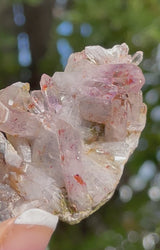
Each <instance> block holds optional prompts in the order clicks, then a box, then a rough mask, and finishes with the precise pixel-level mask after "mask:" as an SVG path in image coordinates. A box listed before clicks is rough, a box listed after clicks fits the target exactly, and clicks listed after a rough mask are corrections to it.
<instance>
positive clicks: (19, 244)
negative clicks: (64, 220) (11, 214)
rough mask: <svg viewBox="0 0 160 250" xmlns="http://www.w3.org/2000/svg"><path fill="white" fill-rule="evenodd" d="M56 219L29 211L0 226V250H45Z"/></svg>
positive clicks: (35, 211) (39, 212)
mask: <svg viewBox="0 0 160 250" xmlns="http://www.w3.org/2000/svg"><path fill="white" fill-rule="evenodd" d="M57 222H58V217H57V216H55V215H52V214H50V213H48V212H46V211H43V210H41V209H36V208H35V209H30V210H27V211H25V212H24V213H23V214H21V215H20V216H19V217H17V218H13V219H9V220H7V221H4V222H2V223H1V224H0V250H45V249H46V247H47V245H48V242H49V240H50V237H51V236H52V233H53V232H54V230H55V228H56V226H57Z"/></svg>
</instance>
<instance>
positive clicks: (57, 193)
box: [0, 43, 146, 224]
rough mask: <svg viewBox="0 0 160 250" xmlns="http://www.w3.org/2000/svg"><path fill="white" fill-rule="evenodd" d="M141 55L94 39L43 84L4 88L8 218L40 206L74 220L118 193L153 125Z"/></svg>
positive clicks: (0, 152)
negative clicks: (143, 133)
mask: <svg viewBox="0 0 160 250" xmlns="http://www.w3.org/2000/svg"><path fill="white" fill-rule="evenodd" d="M141 60H142V52H137V53H136V54H135V55H134V56H131V55H129V54H128V46H127V45H126V44H125V43H123V44H121V45H116V46H114V47H113V48H112V49H104V48H102V47H100V46H89V47H86V48H85V49H84V50H83V51H82V52H80V53H74V54H72V55H71V56H70V58H69V60H68V64H67V66H66V69H65V71H64V72H57V73H55V74H54V75H53V76H52V77H49V76H47V75H45V74H44V75H43V76H42V78H41V81H40V86H41V90H36V91H32V92H29V84H28V83H21V82H17V83H14V84H12V85H11V86H9V87H7V88H5V89H2V90H1V91H0V131H1V133H0V220H4V219H7V218H9V217H13V216H17V215H19V214H20V213H22V212H23V211H25V210H27V209H29V208H34V207H36V208H41V209H44V210H46V211H48V212H51V213H54V214H57V215H58V216H59V217H60V219H61V220H63V221H66V222H69V223H71V224H73V223H77V222H79V221H80V220H82V219H83V218H85V217H87V216H88V215H89V214H91V213H93V212H94V211H95V210H97V209H98V208H99V207H100V206H101V205H103V204H104V203H105V202H106V201H108V200H109V199H110V198H111V196H112V195H113V193H114V191H115V188H116V186H117V184H118V183H119V180H120V177H121V175H122V172H123V168H124V164H125V163H126V161H127V160H128V158H129V156H130V154H131V153H132V152H133V150H134V149H135V148H136V146H137V144H138V140H139V136H140V133H141V131H142V130H143V128H144V126H145V119H146V106H145V104H144V103H143V102H142V93H141V87H142V85H143V84H144V77H143V74H142V71H141V69H140V68H139V67H138V66H137V65H138V64H139V63H140V62H141Z"/></svg>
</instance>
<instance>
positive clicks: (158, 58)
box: [0, 0, 160, 250]
mask: <svg viewBox="0 0 160 250" xmlns="http://www.w3.org/2000/svg"><path fill="white" fill-rule="evenodd" d="M15 4H21V6H22V7H23V11H24V15H25V17H26V23H25V24H24V25H21V26H17V25H16V24H15V22H14V18H13V17H14V16H13V5H15ZM47 6H48V7H47ZM41 7H42V8H41ZM45 8H46V9H45ZM47 8H48V9H47ZM46 10H48V11H49V13H51V18H50V19H47V18H46V17H45V16H44V14H45V13H44V12H45V11H46ZM159 13H160V2H159V1H158V0H141V1H139V0H134V1H133V0H128V1H127V0H98V1H97V0H68V1H65V0H55V1H54V0H43V1H42V0H19V1H18V0H17V1H16V0H12V1H11V0H7V1H4V0H3V1H2V2H1V7H0V23H1V25H0V56H1V60H0V86H1V87H4V86H5V85H7V84H10V83H12V82H13V81H17V80H23V81H30V82H31V87H33V88H34V87H35V85H36V86H37V84H38V82H39V79H40V75H41V74H42V73H43V72H45V73H47V74H50V75H52V74H53V73H54V71H58V70H59V71H60V70H62V68H63V66H64V63H65V60H66V56H67V53H68V51H71V50H73V51H80V50H82V49H83V48H84V46H86V45H92V44H99V45H101V46H104V47H108V48H109V47H112V46H113V45H115V44H118V43H122V42H126V43H127V44H128V45H129V47H130V51H131V53H134V52H136V51H137V50H142V51H144V60H143V63H142V64H141V68H142V69H143V71H144V74H145V78H146V85H145V86H144V88H143V93H144V100H145V102H146V103H147V106H148V115H147V125H146V128H145V130H144V131H143V133H142V136H141V139H140V143H139V146H138V148H137V150H136V151H135V152H134V154H133V155H132V156H131V158H130V160H129V161H128V163H127V164H126V168H125V171H124V175H123V177H122V180H121V183H120V184H119V187H118V188H117V191H116V192H115V194H114V196H113V198H112V199H111V200H110V201H109V202H108V203H107V204H106V205H104V206H103V207H102V208H101V209H100V210H99V211H97V212H96V213H95V214H93V215H92V216H90V217H89V218H87V219H85V220H84V221H83V222H81V223H80V224H78V225H75V226H69V225H66V224H64V223H60V224H59V226H58V229H57V231H56V232H55V234H54V237H53V239H52V240H51V242H50V249H51V250H52V249H55V250H65V249H66V250H68V249H72V250H104V249H105V250H116V249H118V250H121V249H125V250H132V249H133V250H135V249H137V250H141V249H146V250H152V249H160V212H159V207H160V172H159V167H160V44H159V43H160V29H159V27H160V15H159ZM31 14H32V15H33V17H34V15H35V19H34V18H33V19H32V22H31V21H30V16H31ZM27 20H29V21H28V23H27ZM47 20H48V21H47ZM35 22H36V25H37V26H34V25H33V24H34V23H35ZM65 22H69V25H70V26H69V27H70V28H72V29H71V32H70V34H68V35H66V34H65V32H64V31H63V30H62V31H61V32H58V31H57V27H59V25H61V24H63V27H65V26H64V24H65ZM26 24H27V25H26ZM33 26H34V29H33ZM35 27H37V28H36V29H35ZM43 27H46V29H43ZM66 29H67V28H66ZM37 30H38V32H37ZM21 32H26V33H27V34H28V35H29V39H30V49H31V54H32V63H31V64H30V65H28V66H22V65H21V64H20V63H19V61H18V46H17V36H18V34H20V33H21ZM39 33H42V34H41V39H42V40H44V41H40V39H39V37H38V34H39ZM46 37H47V39H46ZM40 42H43V43H42V44H41V46H39V49H38V45H39V44H40ZM34 43H35V44H37V48H35V45H34ZM60 44H62V45H63V44H64V47H63V48H65V50H64V49H62V48H60V47H59V46H60ZM33 45H34V46H33ZM67 46H68V47H67ZM67 48H68V49H67ZM35 49H37V50H36V53H35ZM42 52H43V53H42ZM34 54H35V55H36V56H33V55H34ZM62 65H63V66H62Z"/></svg>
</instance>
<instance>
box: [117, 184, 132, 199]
mask: <svg viewBox="0 0 160 250" xmlns="http://www.w3.org/2000/svg"><path fill="white" fill-rule="evenodd" d="M119 195H120V199H121V201H123V202H128V201H130V200H131V199H132V195H133V191H132V189H131V188H130V187H129V186H128V185H123V186H121V187H120V189H119Z"/></svg>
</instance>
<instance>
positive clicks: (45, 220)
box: [14, 208, 58, 230]
mask: <svg viewBox="0 0 160 250" xmlns="http://www.w3.org/2000/svg"><path fill="white" fill-rule="evenodd" d="M57 222H58V216H56V215H53V214H51V213H48V212H46V211H44V210H41V209H38V208H33V209H30V210H27V211H25V212H24V213H23V214H21V215H20V216H19V217H17V218H16V220H15V222H14V223H15V224H19V225H38V226H46V227H49V228H51V229H52V230H55V228H56V226H57Z"/></svg>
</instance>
